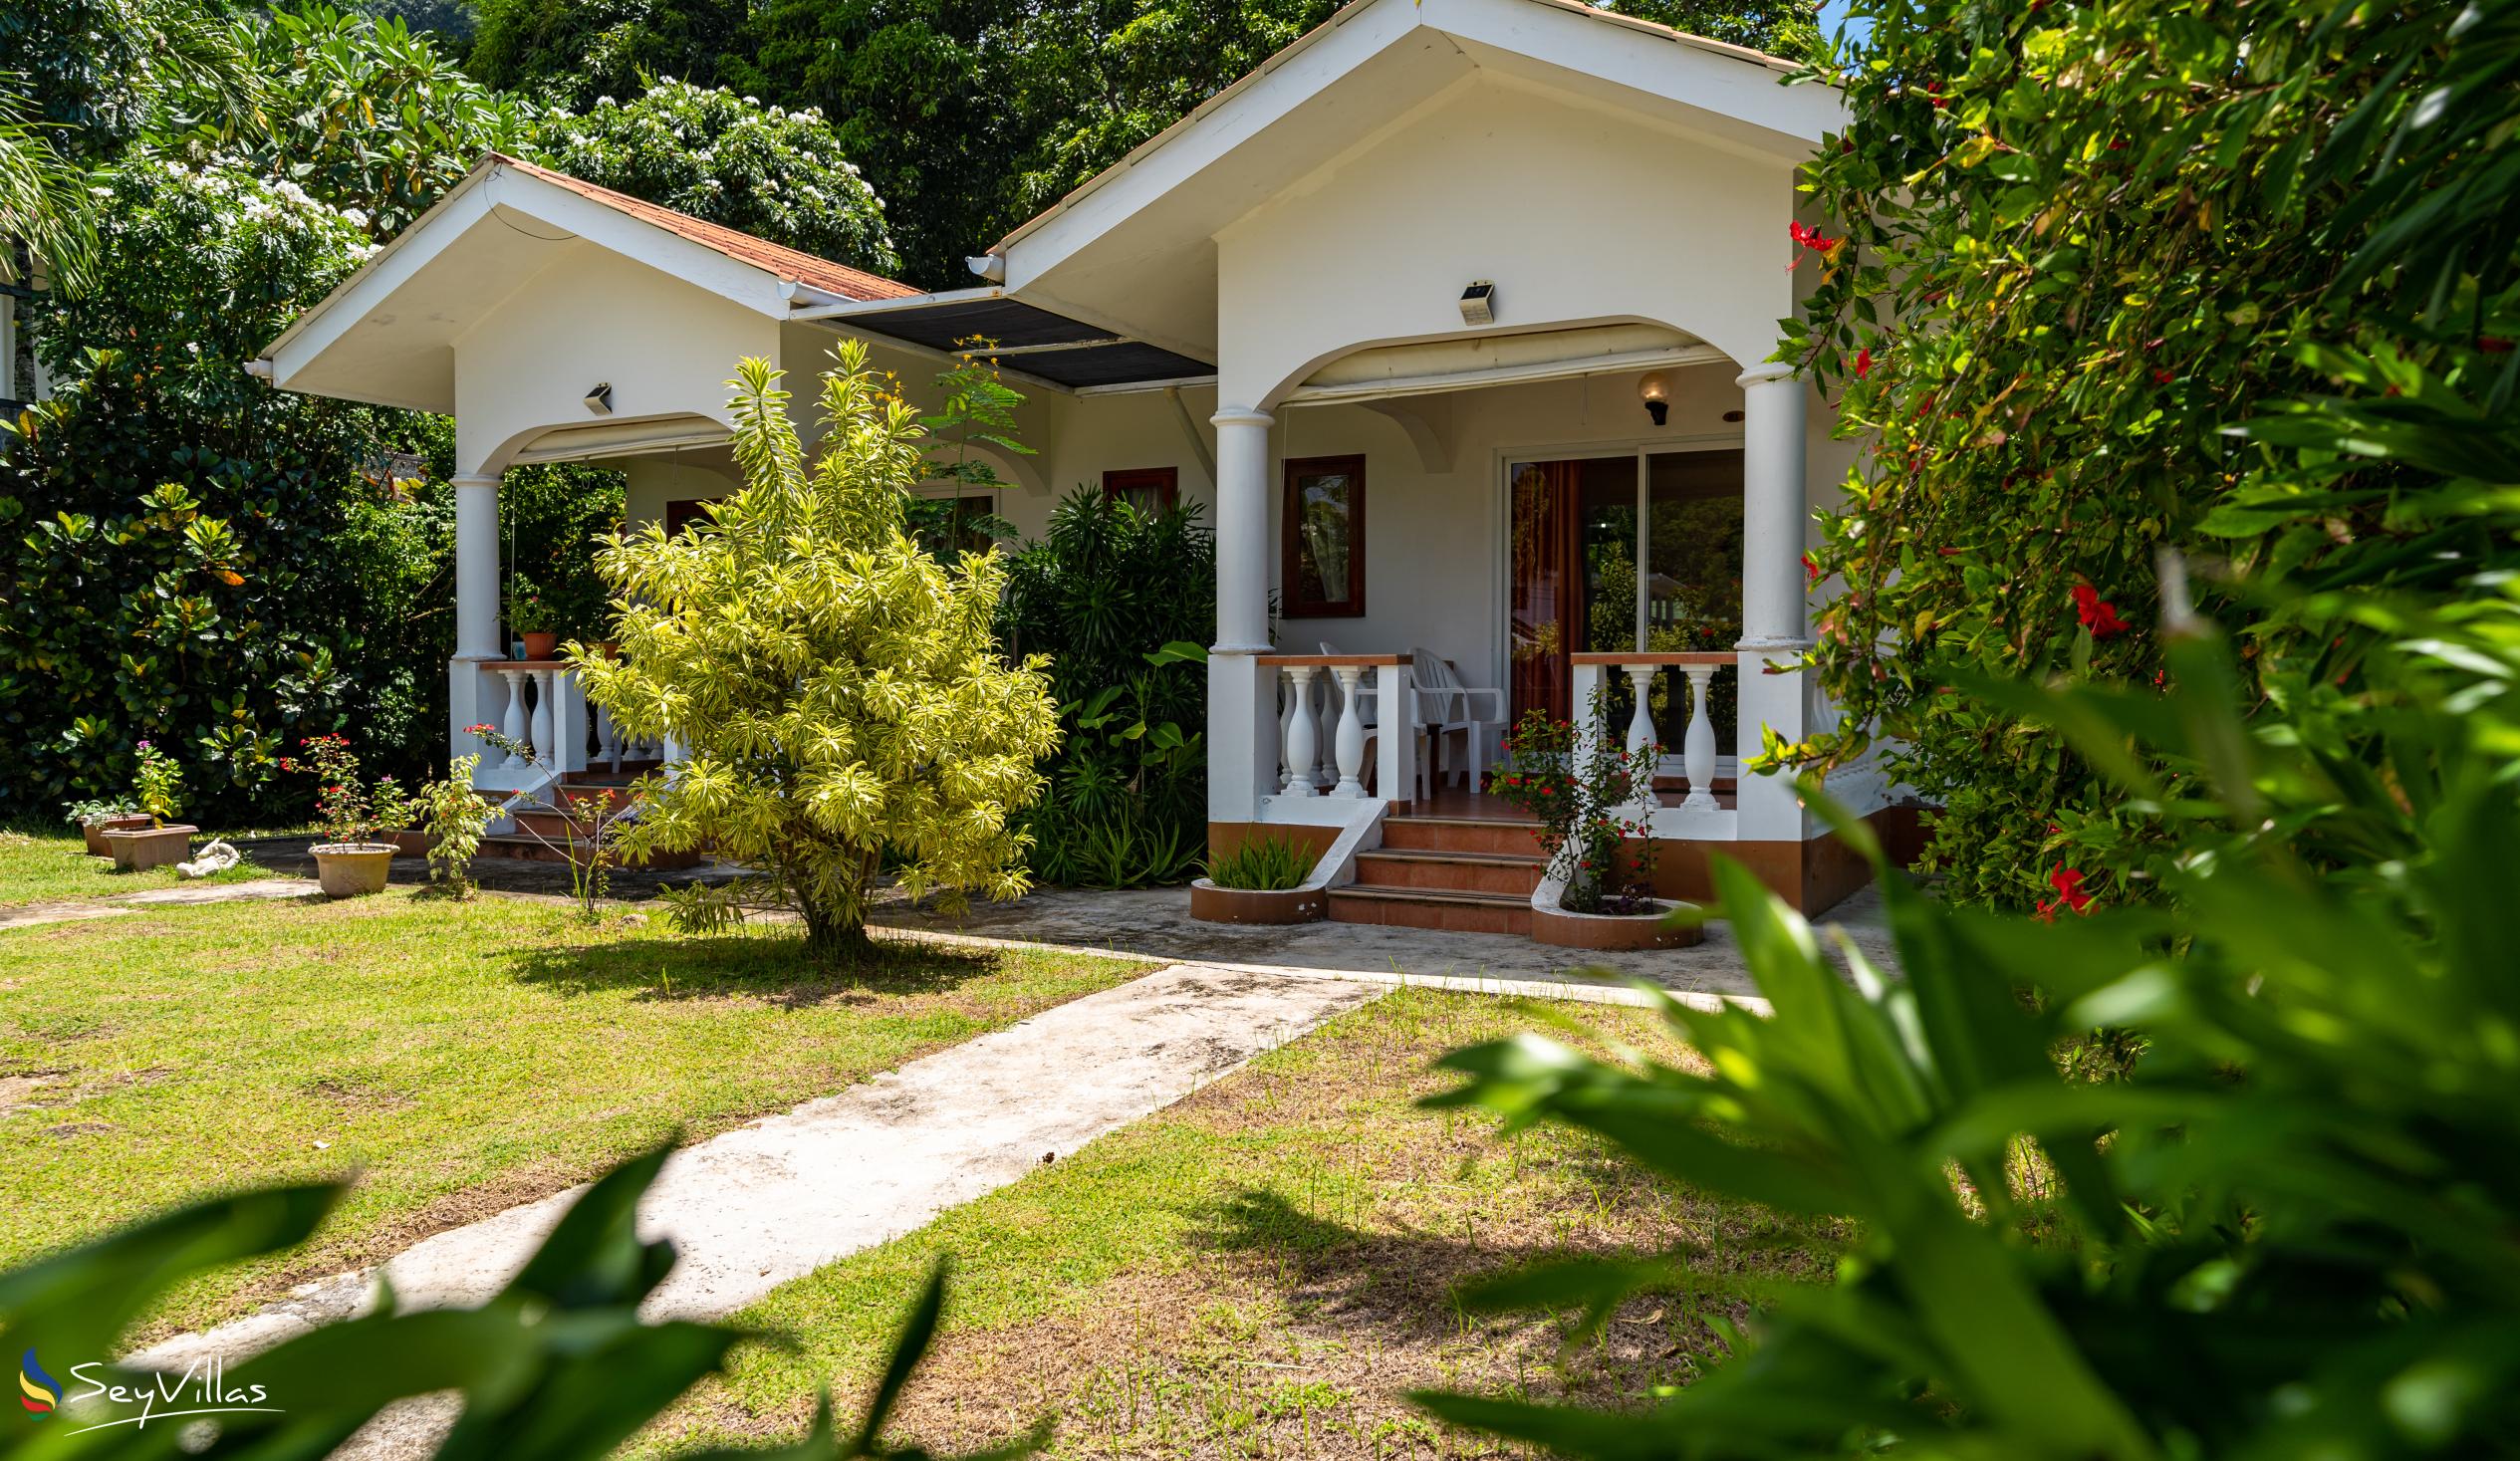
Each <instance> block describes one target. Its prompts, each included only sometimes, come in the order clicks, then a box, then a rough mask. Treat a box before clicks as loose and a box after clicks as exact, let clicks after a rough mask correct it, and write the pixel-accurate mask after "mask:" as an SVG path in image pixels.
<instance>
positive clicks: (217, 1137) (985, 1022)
mask: <svg viewBox="0 0 2520 1461" xmlns="http://www.w3.org/2000/svg"><path fill="white" fill-rule="evenodd" d="M9 855H10V856H11V857H13V858H17V857H27V858H32V857H34V856H36V855H37V854H33V853H27V852H23V851H22V850H12V851H11V852H9ZM13 865H14V864H13ZM797 948H798V945H797V940H796V938H795V937H794V936H793V935H792V934H789V933H785V932H779V931H772V932H764V933H761V934H757V935H747V936H735V937H727V938H710V939H693V938H688V937H683V936H679V935H675V934H672V933H670V932H668V931H667V930H665V928H664V927H663V926H662V923H661V920H656V921H647V920H644V919H636V920H633V919H632V918H630V917H625V916H616V917H615V918H614V919H613V920H612V921H611V922H610V923H609V924H608V925H606V926H605V927H603V928H600V929H597V928H590V927H588V926H587V925H585V924H582V923H579V922H577V921H575V920H574V919H573V918H572V917H571V915H570V913H569V912H568V911H567V910H565V909H563V908H560V907H557V906H555V905H553V904H551V903H548V902H536V901H526V900H518V899H501V898H495V897H487V896H485V897H479V898H475V899H474V900H472V901H470V902H467V903H449V902H446V901H443V900H438V899H434V898H429V897H425V896H419V895H415V894H414V893H413V892H411V891H409V890H407V889H400V888H397V889H392V890H389V891H387V892H386V893H383V894H381V895H379V896H376V897H370V898H361V899H356V900H351V901H346V902H341V903H325V902H320V901H319V902H303V903H301V902H284V903H229V904H219V905H209V906H199V907H181V908H152V909H148V910H146V911H141V912H135V913H131V914H126V915H124V916H120V917H115V918H108V919H100V920H93V921H83V922H67V923H56V924H49V925H44V926H39V927H30V928H20V929H14V930H9V931H4V932H0V1150H5V1151H7V1152H8V1157H7V1159H6V1160H5V1161H0V1211H5V1212H6V1213H8V1214H9V1221H8V1222H7V1223H6V1224H0V1267H7V1266H10V1265H13V1264H15V1263H18V1262H22V1261H24V1260H25V1259H27V1258H29V1257H31V1256H33V1255H35V1254H38V1253H41V1252H44V1251H46V1250H49V1249H52V1248H55V1247H58V1246H61V1245H63V1244H67V1243H70V1242H73V1241H76V1240H79V1239H83V1238H88V1237H93V1236H95V1235H97V1234H99V1233H102V1232H104V1231H106V1230H108V1229H110V1228H113V1227H115V1226H116V1225H118V1224H122V1223H126V1222H128V1221H130V1220H131V1219H133V1218H135V1217H138V1216H140V1215H141V1214H143V1213H146V1212H149V1211H151V1210H153V1209H157V1208H160V1207H164V1206H166V1205H169V1204H173V1203H177V1202H180V1201H182V1200H184V1199H185V1198H188V1197H193V1196H197V1195H199V1194H202V1193H206V1192H211V1191H216V1190H220V1189H225V1188H233V1187H238V1186H244V1185H249V1184H258V1183H270V1182H277V1181H284V1180H293V1179H305V1178H310V1177H317V1176H324V1175H339V1174H344V1173H351V1172H357V1173H359V1174H360V1177H359V1184H358V1188H357V1190H356V1192H355V1194H354V1195H353V1196H352V1198H351V1199H350V1200H349V1201H348V1202H347V1204H346V1205H345V1206H344V1208H343V1209H342V1210H341V1211H340V1212H339V1213H338V1214H337V1215H336V1216H335V1218H334V1219H333V1220H332V1222H331V1223H330V1224H329V1225H328V1226H327V1228H326V1229H325V1230H324V1232H323V1233H322V1234H320V1235H319V1237H318V1239H317V1241H316V1244H315V1245H314V1247H313V1249H312V1251H308V1252H303V1253H301V1254H298V1255H295V1256H293V1257H291V1258H289V1259H287V1260H286V1261H278V1260H275V1261H271V1262H266V1263H264V1264H261V1265H257V1266H253V1267H250V1268H247V1269H244V1270H241V1271H237V1272H233V1273H228V1274H223V1275H219V1276H217V1277H215V1278H213V1279H211V1280H207V1281H204V1282H203V1283H200V1284H198V1285H195V1286H194V1287H192V1288H190V1289H188V1290H186V1291H184V1292H183V1293H182V1294H180V1295H179V1296H177V1298H176V1300H175V1301H174V1302H173V1303H172V1304H171V1305H170V1306H169V1308H168V1309H167V1311H166V1312H164V1313H162V1314H160V1315H158V1316H157V1317H156V1319H155V1321H154V1322H153V1324H152V1327H151V1329H150V1331H149V1333H150V1334H151V1335H154V1334H157V1333H161V1332H164V1331H165V1330H167V1329H168V1328H170V1327H174V1326H184V1327H189V1326H194V1325H198V1324H202V1323H205V1322H209V1321H212V1320H216V1319H219V1318H223V1317H227V1316H229V1315H232V1314H234V1313H237V1312H239V1311H240V1310H242V1309H244V1308H246V1307H250V1305H251V1304H252V1303H254V1302H257V1301H259V1300H261V1299H264V1298H267V1297H270V1296H272V1295H274V1294H276V1293H279V1292H281V1291H282V1290H283V1289H284V1288H285V1286H286V1285H288V1284H290V1283H296V1282H302V1281H304V1280H305V1279H307V1278H310V1277H315V1276H318V1275H321V1274H325V1273H331V1272H336V1271H339V1270H341V1269H343V1268H346V1267H350V1266H353V1265H355V1264H358V1263H361V1262H365V1261H369V1260H372V1259H376V1258H379V1257H382V1256H384V1255H385V1254H387V1253H390V1252H393V1251H395V1250H397V1249H399V1248H400V1247H402V1246H404V1245H407V1244H408V1243H410V1242H412V1241H414V1240H416V1239H417V1238H419V1237H422V1236H424V1235H426V1234H427V1233H429V1232H433V1231H436V1230H439V1229H441V1228H445V1227H449V1226H453V1225H456V1224H459V1223H462V1222H465V1221H468V1220H471V1219H473V1218H477V1217H482V1216H486V1215H487V1214H489V1213H491V1212H493V1211H496V1210H498V1209H500V1208H504V1207H506V1206H509V1205H511V1204H513V1203H516V1202H520V1201H524V1200H527V1199H530V1198H533V1197H537V1196H540V1195H543V1194H545V1193H548V1192H551V1191H554V1190H557V1189H558V1188H560V1187H562V1186H565V1185H567V1184H569V1183H572V1182H575V1181H578V1180H581V1179H583V1178H585V1177H587V1176H589V1175H590V1174H592V1173H594V1172H596V1171H598V1170H600V1169H602V1168H603V1167H605V1166H606V1165H608V1164H610V1163H611V1162H612V1161H614V1160H615V1159H617V1158H619V1157H621V1156H623V1155H626V1154H628V1153H630V1152H631V1151H633V1150H636V1149H639V1148H641V1147H644V1146H646V1145H648V1144H649V1143H652V1142H655V1141H658V1140H661V1139H664V1138H665V1137H667V1136H669V1135H670V1134H672V1133H674V1132H675V1131H677V1130H679V1131H680V1132H681V1133H682V1134H683V1135H684V1136H686V1137H698V1136H703V1135H706V1134H708V1133H710V1132H713V1131H716V1130H721V1129H723V1128H725V1127H727V1126H730V1125H733V1124H736V1123H739V1122H741V1121H742V1120H744V1119H746V1118H748V1117H751V1116H754V1115H757V1114H760V1113H762V1112H765V1111H772V1110H778V1109H781V1108H784V1107H786V1106H789V1105H792V1104H794V1103H796V1102H798V1101H800V1100H803V1099H806V1098H809V1097H811V1096H819V1095H824V1094H827V1093H829V1092H832V1091H834V1090H836V1089H839V1088H842V1087H845V1086H847V1085H849V1084H851V1083H853V1082H856V1081H860V1080H863V1079H866V1078H867V1077H869V1076H872V1075H874V1074H876V1073H878V1072H880V1071H883V1070H886V1069H889V1068H891V1067H894V1066H898V1065H900V1064H901V1063H902V1062H904V1061H907V1060H910V1059H913V1058H915V1057H917V1056H919V1055H921V1054H923V1053H926V1052H928V1051H932V1050H935V1049H938V1048H941V1047H943V1046H947V1045H951V1044H954V1043H956V1042H959V1041H962V1040H966V1039H969V1038H971V1037H972V1036H974V1035H978V1034H981V1033H983V1032H985V1031H988V1030H992V1029H996V1028H999V1027H1001V1026H1004V1025H1007V1024H1011V1023H1013V1022H1014V1021H1016V1020H1019V1019H1022V1018H1023V1017H1025V1016H1027V1015H1029V1014H1031V1013H1033V1012H1035V1011H1038V1010H1040V1009H1043V1008H1045V1007H1047V1006H1050V1005H1053V1004H1056V1003H1059V1002H1061V1001H1064V1000H1067V999H1072V998H1074V997H1076V996H1079V995H1082V994H1086V993H1089V992H1091V991H1093V990H1096V989H1101V988H1104V987H1107V986H1109V985H1112V984H1116V983H1119V982H1122V981H1124V980H1126V979H1129V978H1132V977H1134V975H1135V974H1137V973H1140V972H1142V966H1138V965H1134V964H1130V963H1125V962H1121V961H1116V960H1102V959H1090V958H1082V957H1073V956H1068V955H1064V954H1041V953H1020V952H1010V953H988V954H961V953H951V952H943V951H937V950H932V949H914V948H910V947H907V946H901V945H895V946H892V948H891V951H890V955H889V962H888V963H886V964H885V965H883V966H882V967H881V968H879V969H877V970H875V971H873V972H872V973H870V974H867V975H865V976H863V977H852V978H847V979H828V978H819V977H814V976H812V975H810V974H808V973H806V972H804V971H803V968H802V966H801V965H800V963H799V960H798V957H797Z"/></svg>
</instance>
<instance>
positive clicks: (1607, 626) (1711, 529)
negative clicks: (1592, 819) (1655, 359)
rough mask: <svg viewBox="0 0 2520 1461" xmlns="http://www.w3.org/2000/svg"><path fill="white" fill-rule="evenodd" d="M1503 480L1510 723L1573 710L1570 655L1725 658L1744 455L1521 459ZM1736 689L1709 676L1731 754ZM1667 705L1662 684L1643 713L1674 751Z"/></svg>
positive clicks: (1737, 566)
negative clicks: (1528, 713) (1713, 654)
mask: <svg viewBox="0 0 2520 1461" xmlns="http://www.w3.org/2000/svg"><path fill="white" fill-rule="evenodd" d="M1506 482H1507V486H1508V492H1507V511H1508V513H1509V515H1510V516H1509V522H1508V531H1509V533H1510V535H1511V551H1510V554H1509V563H1508V567H1507V594H1506V602H1507V608H1508V613H1509V614H1510V620H1511V621H1510V623H1509V624H1508V632H1509V635H1510V638H1509V642H1510V644H1511V645H1512V654H1511V661H1512V684H1511V686H1510V697H1511V700H1512V710H1513V714H1514V715H1515V716H1516V717H1517V718H1519V717H1520V716H1521V715H1522V713H1523V712H1524V711H1525V710H1527V709H1531V708H1534V707H1537V708H1540V709H1543V710H1546V711H1547V712H1548V713H1549V714H1550V715H1551V716H1553V717H1557V718H1565V717H1567V716H1568V715H1569V714H1570V713H1571V712H1572V711H1573V709H1574V708H1575V707H1574V706H1572V705H1571V704H1570V693H1571V692H1570V690H1569V672H1570V668H1571V662H1570V660H1569V658H1568V656H1569V655H1570V654H1571V653H1573V652H1574V651H1576V650H1579V649H1582V650H1636V649H1643V650H1660V651H1672V650H1683V649H1730V648H1731V647H1732V646H1733V644H1734V642H1735V641H1737V640H1738V639H1739V638H1740V637H1741V452H1740V449H1739V448H1737V447H1734V448H1718V449H1708V450H1702V451H1660V452H1651V451H1635V452H1624V453H1621V454H1620V455H1617V456H1608V455H1605V456H1593V457H1569V458H1561V459H1558V460H1549V461H1543V460H1532V461H1517V462H1511V463H1509V464H1508V465H1507V467H1506ZM1670 678H1671V677H1670V676H1665V677H1664V680H1665V681H1666V682H1667V681H1668V680H1670ZM1732 679H1733V677H1732V676H1730V675H1718V676H1717V677H1716V685H1715V691H1714V696H1713V703H1712V704H1711V705H1709V707H1708V711H1709V714H1710V716H1711V717H1712V718H1713V720H1714V722H1715V734H1716V738H1717V740H1718V742H1719V743H1720V747H1721V750H1722V752H1723V754H1725V755H1730V754H1732V752H1733V745H1732V726H1733V719H1734V716H1733V713H1732V702H1733V699H1734V687H1733V685H1732V683H1731V682H1732ZM1622 693H1624V688H1623V689H1622ZM1669 695H1670V688H1669V684H1668V683H1663V684H1660V685H1658V686H1657V688H1656V690H1655V692H1654V702H1653V704H1652V705H1651V707H1650V708H1651V710H1652V712H1653V716H1654V723H1655V724H1656V725H1657V726H1662V727H1664V728H1665V730H1666V731H1667V732H1668V734H1666V736H1665V739H1666V740H1668V741H1670V742H1672V743H1673V744H1676V743H1677V740H1678V730H1679V728H1678V726H1677V725H1675V724H1671V723H1670V722H1669V721H1668V720H1667V719H1666V702H1667V700H1668V697H1669ZM1620 713H1625V711H1624V708H1623V709H1622V710H1621V712H1620Z"/></svg>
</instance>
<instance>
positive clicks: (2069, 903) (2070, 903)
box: [2048, 862, 2092, 914]
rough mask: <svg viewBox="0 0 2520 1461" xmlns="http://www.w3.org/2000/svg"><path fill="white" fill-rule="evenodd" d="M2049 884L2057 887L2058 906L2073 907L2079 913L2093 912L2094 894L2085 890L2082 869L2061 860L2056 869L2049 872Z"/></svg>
mask: <svg viewBox="0 0 2520 1461" xmlns="http://www.w3.org/2000/svg"><path fill="white" fill-rule="evenodd" d="M2048 886H2050V887H2052V888H2055V889H2056V906H2059V907H2066V908H2072V909H2073V910H2074V911H2075V912H2077V913H2083V914H2089V913H2090V912H2091V910H2092V895H2091V894H2090V893H2087V892H2085V891H2083V873H2082V871H2081V869H2079V868H2074V867H2068V866H2066V865H2065V864H2064V863H2062V862H2059V863H2058V864H2057V866H2056V870H2055V871H2054V872H2051V873H2049V874H2048Z"/></svg>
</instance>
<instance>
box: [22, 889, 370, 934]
mask: <svg viewBox="0 0 2520 1461" xmlns="http://www.w3.org/2000/svg"><path fill="white" fill-rule="evenodd" d="M323 895H324V890H323V889H322V888H320V887H317V886H316V885H315V884H314V883H312V882H307V881H303V880H301V879H299V878H295V877H260V878H256V879H255V880H253V881H252V882H187V883H180V884H178V885H176V886H174V887H159V888H151V889H150V890H148V891H147V892H135V893H123V894H121V895H119V896H116V897H111V898H88V899H84V900H82V901H79V902H59V903H27V904H24V905H22V906H19V907H15V908H0V929H8V928H33V927H36V926H37V925H39V924H45V923H74V922H77V921H78V920H80V919H83V918H113V917H118V916H120V915H122V914H125V913H136V912H138V911H139V910H140V909H142V908H147V907H164V906H166V905H168V904H176V905H190V904H193V903H241V902H256V901H268V900H270V899H273V898H315V897H322V896H323Z"/></svg>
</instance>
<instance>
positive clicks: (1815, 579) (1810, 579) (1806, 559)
mask: <svg viewBox="0 0 2520 1461" xmlns="http://www.w3.org/2000/svg"><path fill="white" fill-rule="evenodd" d="M1803 582H1804V583H1806V584H1817V583H1819V582H1820V565H1818V564H1816V563H1814V562H1812V561H1811V555H1810V554H1808V553H1806V554H1804V555H1803Z"/></svg>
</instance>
